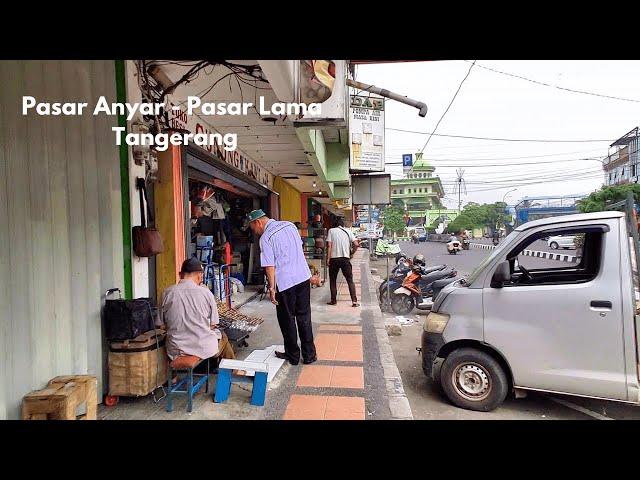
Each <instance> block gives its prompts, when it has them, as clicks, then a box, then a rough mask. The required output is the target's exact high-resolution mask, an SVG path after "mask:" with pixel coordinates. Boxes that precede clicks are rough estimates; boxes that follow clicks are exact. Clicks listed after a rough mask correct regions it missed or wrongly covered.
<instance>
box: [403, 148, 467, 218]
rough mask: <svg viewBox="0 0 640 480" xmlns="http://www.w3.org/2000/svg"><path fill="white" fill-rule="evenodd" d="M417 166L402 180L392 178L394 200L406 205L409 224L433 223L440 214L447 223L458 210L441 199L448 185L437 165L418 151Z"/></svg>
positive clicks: (415, 164) (404, 207) (414, 164)
mask: <svg viewBox="0 0 640 480" xmlns="http://www.w3.org/2000/svg"><path fill="white" fill-rule="evenodd" d="M415 156H416V158H415V162H414V163H413V167H412V168H411V170H410V171H409V172H407V174H406V175H405V176H404V177H403V178H402V179H398V180H391V203H392V204H393V205H395V206H398V207H400V208H402V209H403V210H404V211H405V214H406V215H407V216H408V217H409V218H408V223H409V225H422V224H425V225H426V226H430V225H431V224H432V223H434V222H435V221H436V220H437V219H438V218H442V219H443V221H444V222H445V223H448V222H450V221H451V220H453V219H454V218H455V217H456V215H457V214H458V211H457V210H449V209H447V208H446V207H445V206H444V205H443V204H442V201H441V198H442V197H444V189H443V187H442V182H441V181H440V177H438V176H437V175H436V176H434V175H433V172H434V171H435V167H434V166H432V165H430V164H429V162H428V161H427V160H425V159H423V158H422V154H421V153H416V155H415Z"/></svg>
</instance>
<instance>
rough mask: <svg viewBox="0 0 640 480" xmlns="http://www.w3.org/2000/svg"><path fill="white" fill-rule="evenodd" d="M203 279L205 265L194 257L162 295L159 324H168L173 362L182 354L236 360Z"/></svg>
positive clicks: (168, 348) (187, 262) (169, 352)
mask: <svg viewBox="0 0 640 480" xmlns="http://www.w3.org/2000/svg"><path fill="white" fill-rule="evenodd" d="M202 277H203V270H202V264H201V263H200V261H199V260H198V259H197V258H195V257H191V258H190V259H188V260H185V261H184V263H183V264H182V268H181V269H180V281H179V282H178V283H176V284H175V285H172V286H170V287H167V288H166V289H165V291H164V293H163V294H162V306H161V308H160V312H159V313H160V321H161V323H164V324H165V325H166V329H167V355H168V356H169V358H170V359H171V360H174V359H175V358H176V357H179V356H182V355H192V356H195V357H198V358H202V359H206V358H211V357H217V356H221V357H222V358H235V354H234V352H233V348H232V347H231V344H230V343H229V339H228V338H227V336H226V335H225V333H224V332H222V331H220V330H219V329H218V328H217V327H218V324H219V323H220V317H219V316H218V306H217V305H216V299H215V297H214V296H213V293H211V291H210V290H209V289H208V288H207V287H206V286H204V285H201V284H202Z"/></svg>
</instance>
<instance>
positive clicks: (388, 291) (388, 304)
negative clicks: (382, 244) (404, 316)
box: [387, 253, 391, 308]
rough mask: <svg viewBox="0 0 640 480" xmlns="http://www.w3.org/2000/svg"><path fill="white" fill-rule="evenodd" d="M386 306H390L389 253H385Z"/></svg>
mask: <svg viewBox="0 0 640 480" xmlns="http://www.w3.org/2000/svg"><path fill="white" fill-rule="evenodd" d="M387 306H388V307H389V308H391V288H390V286H389V254H388V253H387Z"/></svg>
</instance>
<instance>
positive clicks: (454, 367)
mask: <svg viewBox="0 0 640 480" xmlns="http://www.w3.org/2000/svg"><path fill="white" fill-rule="evenodd" d="M440 383H441V385H442V389H443V390H444V393H445V394H446V395H447V397H448V398H449V400H450V401H451V402H452V403H453V404H455V405H457V406H458V407H461V408H466V409H468V410H477V411H479V412H489V411H491V410H494V409H495V408H496V407H498V405H500V404H501V403H502V402H503V401H504V399H505V398H506V396H507V393H508V391H509V381H508V380H507V376H506V374H505V372H504V370H503V369H502V367H501V366H500V364H499V363H498V362H497V361H496V360H495V359H494V358H493V357H491V356H490V355H488V354H486V353H484V352H481V351H480V350H476V349H474V348H461V349H459V350H454V351H453V352H451V353H450V354H449V356H447V358H446V359H445V360H444V363H443V364H442V370H441V373H440Z"/></svg>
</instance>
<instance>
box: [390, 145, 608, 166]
mask: <svg viewBox="0 0 640 480" xmlns="http://www.w3.org/2000/svg"><path fill="white" fill-rule="evenodd" d="M407 150H408V149H406V148H400V149H395V148H390V149H387V150H386V151H387V152H389V151H399V152H406V151H407ZM601 151H602V149H601V148H594V149H591V150H580V151H577V152H560V153H547V154H543V155H526V156H522V157H485V158H472V157H460V158H438V157H433V156H429V158H428V160H429V161H434V162H435V161H443V160H445V161H452V162H459V161H464V160H471V161H480V160H492V161H493V160H518V159H523V158H543V157H558V156H560V155H573V154H578V153H591V152H601ZM400 163H402V162H400Z"/></svg>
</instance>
